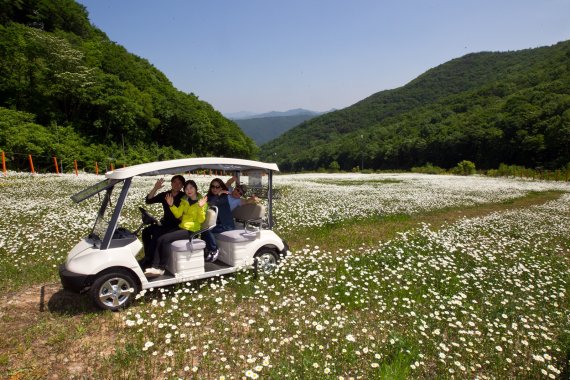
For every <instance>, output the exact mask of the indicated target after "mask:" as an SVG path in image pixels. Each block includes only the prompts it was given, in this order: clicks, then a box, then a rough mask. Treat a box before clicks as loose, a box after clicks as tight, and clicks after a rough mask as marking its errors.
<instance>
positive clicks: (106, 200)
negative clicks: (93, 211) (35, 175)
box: [71, 179, 130, 247]
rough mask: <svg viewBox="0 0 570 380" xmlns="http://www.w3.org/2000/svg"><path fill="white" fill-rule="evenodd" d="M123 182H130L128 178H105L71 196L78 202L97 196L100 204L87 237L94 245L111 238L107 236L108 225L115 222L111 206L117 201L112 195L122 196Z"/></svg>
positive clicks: (123, 192) (99, 244)
mask: <svg viewBox="0 0 570 380" xmlns="http://www.w3.org/2000/svg"><path fill="white" fill-rule="evenodd" d="M125 182H128V183H129V184H130V180H128V181H121V180H116V179H106V180H104V181H101V182H99V183H97V184H95V185H93V186H91V187H88V188H86V189H84V190H82V191H80V192H79V193H77V194H74V195H73V196H72V197H71V199H72V200H73V201H74V202H76V203H80V202H83V201H84V200H86V199H89V198H91V197H93V196H95V195H98V196H99V199H100V201H101V204H100V206H99V211H98V212H97V217H96V218H95V224H94V225H93V229H92V230H91V233H90V234H89V238H90V239H93V241H94V243H95V245H96V246H98V247H101V243H102V242H103V241H105V240H110V239H111V236H108V235H109V234H110V232H109V231H110V229H109V226H110V225H111V224H112V223H113V225H115V224H116V222H117V220H116V219H117V218H116V217H115V215H116V213H115V212H114V207H113V206H114V204H115V205H116V204H117V202H118V199H117V196H113V195H114V194H119V197H121V196H124V194H125V193H126V191H123V190H126V189H124V184H125ZM115 188H117V189H116V191H114V190H115ZM112 230H114V228H113V229H112ZM112 230H111V231H112ZM106 238H107V239H106ZM105 245H108V244H105Z"/></svg>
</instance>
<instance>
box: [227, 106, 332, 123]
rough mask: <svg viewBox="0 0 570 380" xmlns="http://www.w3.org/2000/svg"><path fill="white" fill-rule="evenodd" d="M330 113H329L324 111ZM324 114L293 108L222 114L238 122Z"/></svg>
mask: <svg viewBox="0 0 570 380" xmlns="http://www.w3.org/2000/svg"><path fill="white" fill-rule="evenodd" d="M326 112H330V111H326ZM323 113H325V112H317V111H310V110H306V109H303V108H295V109H291V110H287V111H270V112H264V113H255V112H249V111H239V112H234V113H228V114H224V116H225V117H227V118H228V119H230V120H240V119H259V118H262V117H282V116H299V115H311V116H318V115H321V114H323Z"/></svg>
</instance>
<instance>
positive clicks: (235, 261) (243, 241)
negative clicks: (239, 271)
mask: <svg viewBox="0 0 570 380" xmlns="http://www.w3.org/2000/svg"><path fill="white" fill-rule="evenodd" d="M232 214H233V216H234V218H235V221H236V222H235V226H236V229H235V230H231V231H224V232H221V233H219V234H216V235H215V236H216V241H217V243H218V248H220V256H219V258H218V260H221V261H222V262H224V263H226V264H228V265H232V266H237V265H243V264H244V263H245V260H246V258H247V256H248V255H250V254H251V252H249V250H248V246H249V243H250V242H251V241H253V240H256V239H259V238H260V236H261V230H262V227H263V220H264V218H265V207H264V206H263V205H260V204H245V205H242V206H238V207H236V208H235V209H234V211H233V212H232Z"/></svg>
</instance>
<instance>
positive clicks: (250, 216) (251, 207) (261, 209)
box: [232, 203, 265, 223]
mask: <svg viewBox="0 0 570 380" xmlns="http://www.w3.org/2000/svg"><path fill="white" fill-rule="evenodd" d="M232 215H233V216H234V218H235V219H236V220H237V221H239V222H242V223H245V222H247V221H251V220H260V219H263V218H265V206H264V205H261V204H259V203H248V204H245V205H241V206H238V207H236V208H235V209H234V210H233V211H232Z"/></svg>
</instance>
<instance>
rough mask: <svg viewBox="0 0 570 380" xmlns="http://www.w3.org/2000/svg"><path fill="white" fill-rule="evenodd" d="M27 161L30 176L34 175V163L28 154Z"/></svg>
mask: <svg viewBox="0 0 570 380" xmlns="http://www.w3.org/2000/svg"><path fill="white" fill-rule="evenodd" d="M28 161H30V170H31V171H32V174H36V171H35V170H34V161H32V155H31V154H28Z"/></svg>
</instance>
